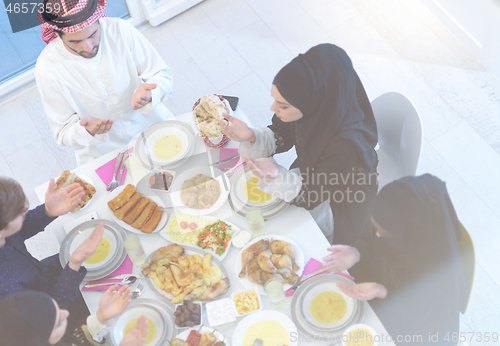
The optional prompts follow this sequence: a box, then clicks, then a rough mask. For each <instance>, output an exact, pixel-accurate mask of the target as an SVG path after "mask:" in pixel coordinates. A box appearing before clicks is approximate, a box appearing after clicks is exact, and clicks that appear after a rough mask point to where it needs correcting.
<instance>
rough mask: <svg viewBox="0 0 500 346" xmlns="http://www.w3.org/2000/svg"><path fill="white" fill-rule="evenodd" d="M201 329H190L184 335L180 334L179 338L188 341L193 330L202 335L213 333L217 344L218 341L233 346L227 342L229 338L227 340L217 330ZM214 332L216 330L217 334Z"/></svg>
mask: <svg viewBox="0 0 500 346" xmlns="http://www.w3.org/2000/svg"><path fill="white" fill-rule="evenodd" d="M199 328H200V327H198V328H189V329H187V330H185V331H183V332H182V333H180V334H179V335H177V338H178V339H181V340H184V341H186V339H187V338H188V336H189V333H191V331H192V330H196V331H198V332H199V333H200V334H203V333H205V332H212V333H214V336H215V341H216V342H217V341H224V343H225V344H226V346H231V345H230V344H229V341H227V338H225V337H224V335H223V334H222V333H221V332H219V331H217V330H216V329H213V328H209V327H201V329H199ZM214 330H215V332H214Z"/></svg>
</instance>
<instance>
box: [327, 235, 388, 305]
mask: <svg viewBox="0 0 500 346" xmlns="http://www.w3.org/2000/svg"><path fill="white" fill-rule="evenodd" d="M327 250H328V251H331V254H329V255H328V256H326V257H325V258H323V261H324V264H323V266H324V267H325V268H326V269H328V271H330V272H331V273H337V272H339V271H342V270H347V269H350V268H351V267H352V266H353V265H355V264H356V263H358V262H359V260H360V257H361V256H360V253H359V251H358V249H356V248H355V247H352V246H349V245H332V246H330V247H329V248H328V249H327ZM337 287H338V288H339V289H340V290H341V291H342V292H344V293H345V294H346V295H347V296H349V297H351V298H354V299H357V300H371V299H374V298H381V299H384V298H385V297H386V296H387V289H386V288H385V287H384V286H383V285H381V284H378V283H376V282H364V283H360V284H355V285H349V284H346V283H344V282H339V283H337Z"/></svg>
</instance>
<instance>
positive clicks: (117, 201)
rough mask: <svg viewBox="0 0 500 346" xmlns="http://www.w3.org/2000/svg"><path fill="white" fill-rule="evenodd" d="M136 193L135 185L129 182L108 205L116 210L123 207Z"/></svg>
mask: <svg viewBox="0 0 500 346" xmlns="http://www.w3.org/2000/svg"><path fill="white" fill-rule="evenodd" d="M134 193H135V186H134V185H132V184H128V185H127V186H125V189H123V191H122V192H120V194H119V195H118V196H116V197H115V198H113V199H112V200H111V201H109V202H108V206H109V207H110V208H111V210H113V211H115V210H117V209H119V208H121V207H123V206H124V205H125V204H126V203H127V202H128V201H129V200H130V198H131V197H132V195H133V194H134Z"/></svg>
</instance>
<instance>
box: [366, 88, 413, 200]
mask: <svg viewBox="0 0 500 346" xmlns="http://www.w3.org/2000/svg"><path fill="white" fill-rule="evenodd" d="M371 106H372V109H373V114H374V116H375V121H376V122H377V129H378V149H377V154H378V159H379V164H378V173H379V190H380V189H381V188H382V187H383V186H384V185H387V184H388V183H390V182H391V181H394V180H397V179H399V178H402V177H405V176H408V175H415V173H416V172H417V165H418V161H419V159H420V152H421V150H422V140H423V130H422V121H421V119H420V115H419V114H418V111H417V109H416V108H415V106H414V105H413V104H412V103H411V101H410V100H409V99H408V98H407V97H406V96H405V95H403V94H400V93H398V92H388V93H385V94H383V95H380V96H379V97H377V98H376V99H375V100H373V101H372V102H371Z"/></svg>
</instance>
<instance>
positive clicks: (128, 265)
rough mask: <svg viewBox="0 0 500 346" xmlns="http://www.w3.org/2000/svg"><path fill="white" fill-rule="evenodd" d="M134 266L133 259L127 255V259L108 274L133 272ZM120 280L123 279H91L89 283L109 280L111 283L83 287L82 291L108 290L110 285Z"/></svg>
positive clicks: (116, 274)
mask: <svg viewBox="0 0 500 346" xmlns="http://www.w3.org/2000/svg"><path fill="white" fill-rule="evenodd" d="M133 267H134V265H133V263H132V261H131V260H130V258H129V257H128V255H127V256H126V257H125V260H124V261H123V263H122V264H121V265H120V266H119V267H118V268H117V269H116V270H115V271H114V272H112V273H111V274H109V275H107V276H118V275H122V274H132V269H133ZM120 281H122V280H120V279H113V280H95V281H89V282H87V284H100V283H101V282H102V283H104V282H109V285H106V286H98V287H92V288H86V287H83V288H82V291H106V290H107V289H108V288H109V287H110V286H112V285H114V284H117V283H118V282H120Z"/></svg>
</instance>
